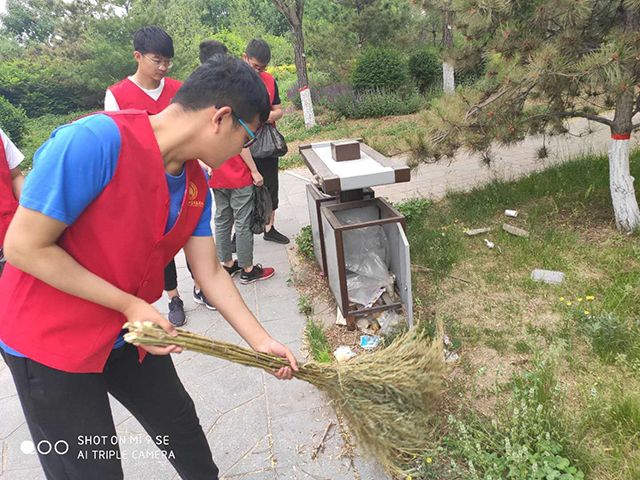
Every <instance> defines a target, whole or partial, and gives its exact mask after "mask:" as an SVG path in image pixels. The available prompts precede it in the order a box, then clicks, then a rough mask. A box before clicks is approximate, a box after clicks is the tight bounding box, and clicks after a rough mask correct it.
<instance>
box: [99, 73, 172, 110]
mask: <svg viewBox="0 0 640 480" xmlns="http://www.w3.org/2000/svg"><path fill="white" fill-rule="evenodd" d="M129 80H131V81H132V82H133V83H135V84H136V85H137V86H138V88H140V90H142V91H143V92H144V93H146V94H147V95H149V96H150V97H151V98H153V99H154V100H158V99H159V98H160V95H162V90H163V89H164V78H163V79H162V80H160V85H158V88H154V89H153V90H149V89H147V88H144V87H143V86H141V85H139V84H137V83H136V82H135V81H134V80H133V77H129ZM118 110H120V107H119V106H118V102H117V101H116V97H114V96H113V93H111V90H109V89H108V88H107V91H106V93H105V94H104V111H105V112H116V111H118Z"/></svg>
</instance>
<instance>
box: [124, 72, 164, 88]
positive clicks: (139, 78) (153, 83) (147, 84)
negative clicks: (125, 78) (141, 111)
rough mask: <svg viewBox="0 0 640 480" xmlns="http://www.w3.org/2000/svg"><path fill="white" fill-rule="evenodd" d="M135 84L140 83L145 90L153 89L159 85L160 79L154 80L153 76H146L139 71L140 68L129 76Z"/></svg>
mask: <svg viewBox="0 0 640 480" xmlns="http://www.w3.org/2000/svg"><path fill="white" fill-rule="evenodd" d="M131 80H133V81H134V82H135V83H136V84H138V85H140V86H141V87H142V88H144V89H145V90H155V89H156V88H158V87H159V86H160V82H161V80H156V79H155V78H153V77H148V76H146V75H143V74H142V73H140V70H137V71H136V73H134V74H133V76H132V77H131Z"/></svg>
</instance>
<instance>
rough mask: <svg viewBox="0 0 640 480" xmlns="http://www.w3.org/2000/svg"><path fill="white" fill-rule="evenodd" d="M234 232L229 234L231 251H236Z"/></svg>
mask: <svg viewBox="0 0 640 480" xmlns="http://www.w3.org/2000/svg"><path fill="white" fill-rule="evenodd" d="M236 251H237V250H236V234H235V233H234V234H233V235H232V236H231V253H236Z"/></svg>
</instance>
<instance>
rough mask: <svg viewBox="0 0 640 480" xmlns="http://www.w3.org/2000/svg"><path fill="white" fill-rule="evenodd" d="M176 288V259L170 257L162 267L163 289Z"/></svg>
mask: <svg viewBox="0 0 640 480" xmlns="http://www.w3.org/2000/svg"><path fill="white" fill-rule="evenodd" d="M176 288H178V271H177V270H176V261H175V259H172V260H171V261H170V262H169V264H168V265H167V266H166V267H164V291H165V292H170V291H171V290H175V289H176Z"/></svg>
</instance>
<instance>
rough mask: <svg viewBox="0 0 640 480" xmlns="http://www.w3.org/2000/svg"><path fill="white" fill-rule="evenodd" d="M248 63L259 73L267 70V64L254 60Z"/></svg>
mask: <svg viewBox="0 0 640 480" xmlns="http://www.w3.org/2000/svg"><path fill="white" fill-rule="evenodd" d="M247 63H248V64H249V66H250V67H251V68H253V69H254V70H255V71H256V72H258V73H262V72H264V71H265V70H266V69H267V66H266V65H265V64H263V63H258V62H255V61H253V60H252V59H249V60H247Z"/></svg>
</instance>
